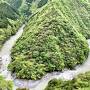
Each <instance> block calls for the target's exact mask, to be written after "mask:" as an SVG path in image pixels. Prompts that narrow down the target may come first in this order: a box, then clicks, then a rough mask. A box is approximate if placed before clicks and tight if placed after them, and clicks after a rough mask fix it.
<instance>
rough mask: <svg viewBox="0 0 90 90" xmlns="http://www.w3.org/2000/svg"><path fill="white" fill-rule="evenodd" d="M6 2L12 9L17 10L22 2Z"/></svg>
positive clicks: (12, 0)
mask: <svg viewBox="0 0 90 90" xmlns="http://www.w3.org/2000/svg"><path fill="white" fill-rule="evenodd" d="M7 2H8V3H9V4H10V5H11V6H12V7H13V8H14V9H16V10H17V9H19V8H20V6H21V4H22V2H23V0H7Z"/></svg>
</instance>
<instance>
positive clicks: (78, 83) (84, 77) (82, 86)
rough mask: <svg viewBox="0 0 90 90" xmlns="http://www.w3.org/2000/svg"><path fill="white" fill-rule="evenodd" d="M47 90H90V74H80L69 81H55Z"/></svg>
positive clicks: (52, 81) (51, 82)
mask: <svg viewBox="0 0 90 90" xmlns="http://www.w3.org/2000/svg"><path fill="white" fill-rule="evenodd" d="M45 90H90V72H87V73H85V74H80V75H78V76H77V77H76V78H74V79H73V80H69V81H63V80H57V79H53V80H51V81H50V82H49V84H48V86H47V87H46V89H45Z"/></svg>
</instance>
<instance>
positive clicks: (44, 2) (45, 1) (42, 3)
mask: <svg viewBox="0 0 90 90" xmlns="http://www.w3.org/2000/svg"><path fill="white" fill-rule="evenodd" d="M47 2H48V0H41V1H40V2H39V3H38V8H41V7H42V6H44V5H45V4H46V3H47Z"/></svg>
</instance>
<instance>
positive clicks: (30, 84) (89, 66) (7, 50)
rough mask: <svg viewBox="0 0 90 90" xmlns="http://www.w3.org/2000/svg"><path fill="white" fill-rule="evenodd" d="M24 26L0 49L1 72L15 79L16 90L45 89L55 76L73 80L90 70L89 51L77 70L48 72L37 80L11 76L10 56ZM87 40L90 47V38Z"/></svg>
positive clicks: (7, 77) (7, 78) (10, 78)
mask: <svg viewBox="0 0 90 90" xmlns="http://www.w3.org/2000/svg"><path fill="white" fill-rule="evenodd" d="M24 27H25V25H23V26H22V27H21V28H20V29H19V30H18V32H17V33H16V35H14V36H12V37H11V38H10V39H9V40H8V41H6V43H5V44H4V46H3V47H2V49H1V51H0V57H1V59H2V66H1V70H0V74H1V75H3V76H4V77H5V78H6V80H13V82H14V85H15V87H14V90H16V88H17V87H18V88H29V89H30V90H44V89H45V87H46V86H47V84H48V82H49V81H50V80H52V79H54V78H57V79H64V80H71V79H73V78H74V77H75V76H77V75H78V74H80V73H85V72H87V71H90V53H89V56H88V59H87V60H86V62H85V63H84V64H83V65H81V66H77V67H76V68H75V70H64V71H63V72H52V73H48V74H47V75H46V76H44V77H43V78H42V79H41V80H37V81H33V80H22V79H15V77H12V76H11V73H10V71H8V69H7V66H8V64H9V63H10V61H11V56H10V54H11V49H12V48H13V46H14V45H15V42H16V41H17V40H18V38H19V37H20V36H21V35H22V33H23V28H24ZM87 41H88V44H89V48H90V39H89V40H87Z"/></svg>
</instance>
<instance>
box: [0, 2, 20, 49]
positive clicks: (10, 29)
mask: <svg viewBox="0 0 90 90" xmlns="http://www.w3.org/2000/svg"><path fill="white" fill-rule="evenodd" d="M20 24H21V22H20V19H19V12H18V11H17V10H15V9H14V8H13V7H11V6H10V5H9V4H8V3H6V2H2V3H0V49H1V47H2V45H3V43H4V42H5V41H6V40H7V39H8V38H9V37H10V36H11V35H14V34H15V33H16V31H17V30H18V28H19V26H20Z"/></svg>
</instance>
